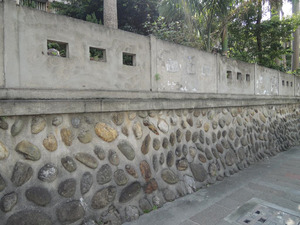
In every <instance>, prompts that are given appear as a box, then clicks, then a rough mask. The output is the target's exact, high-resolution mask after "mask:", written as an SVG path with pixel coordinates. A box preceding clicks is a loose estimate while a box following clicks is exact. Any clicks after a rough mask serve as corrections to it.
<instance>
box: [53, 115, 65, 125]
mask: <svg viewBox="0 0 300 225" xmlns="http://www.w3.org/2000/svg"><path fill="white" fill-rule="evenodd" d="M62 122H63V118H62V116H56V117H54V118H53V119H52V125H53V126H56V127H57V126H59V125H61V124H62Z"/></svg>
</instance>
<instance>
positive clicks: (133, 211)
mask: <svg viewBox="0 0 300 225" xmlns="http://www.w3.org/2000/svg"><path fill="white" fill-rule="evenodd" d="M139 216H140V213H139V209H138V208H137V207H135V206H131V205H130V206H126V208H125V219H126V221H127V222H132V221H134V220H137V219H138V218H139Z"/></svg>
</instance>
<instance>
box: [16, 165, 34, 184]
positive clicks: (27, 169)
mask: <svg viewBox="0 0 300 225" xmlns="http://www.w3.org/2000/svg"><path fill="white" fill-rule="evenodd" d="M32 175H33V169H32V167H31V166H30V165H29V164H27V163H22V162H17V163H16V164H15V167H14V170H13V174H12V177H11V182H12V183H13V184H14V185H16V186H17V187H20V186H22V185H23V184H25V183H26V182H27V181H28V180H29V179H30V178H31V177H32Z"/></svg>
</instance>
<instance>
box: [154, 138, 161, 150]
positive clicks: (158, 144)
mask: <svg viewBox="0 0 300 225" xmlns="http://www.w3.org/2000/svg"><path fill="white" fill-rule="evenodd" d="M153 148H154V150H156V151H157V150H159V148H160V140H159V139H158V138H154V140H153Z"/></svg>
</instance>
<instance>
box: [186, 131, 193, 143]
mask: <svg viewBox="0 0 300 225" xmlns="http://www.w3.org/2000/svg"><path fill="white" fill-rule="evenodd" d="M191 137H192V132H191V131H190V130H187V131H186V133H185V140H186V142H189V141H190V140H191Z"/></svg>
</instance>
